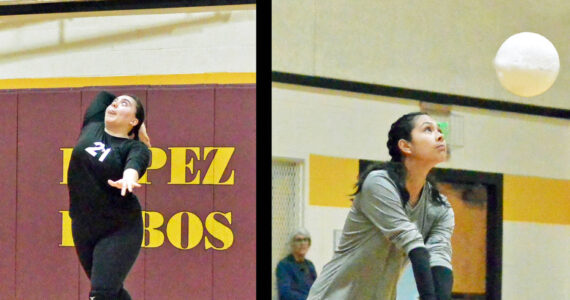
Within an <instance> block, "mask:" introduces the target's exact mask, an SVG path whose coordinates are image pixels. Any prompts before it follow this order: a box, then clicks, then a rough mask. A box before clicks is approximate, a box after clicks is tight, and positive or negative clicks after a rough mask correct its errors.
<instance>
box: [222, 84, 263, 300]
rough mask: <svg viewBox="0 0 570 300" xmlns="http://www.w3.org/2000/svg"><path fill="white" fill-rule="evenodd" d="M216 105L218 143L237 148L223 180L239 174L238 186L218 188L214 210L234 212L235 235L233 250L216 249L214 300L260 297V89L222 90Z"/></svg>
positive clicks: (223, 88)
mask: <svg viewBox="0 0 570 300" xmlns="http://www.w3.org/2000/svg"><path fill="white" fill-rule="evenodd" d="M215 103H216V104H215V111H216V120H215V142H214V144H215V145H216V146H225V147H235V148H236V150H235V152H234V155H233V157H232V159H231V160H230V163H229V165H228V166H227V169H226V171H225V173H226V174H225V175H224V177H222V181H224V179H225V176H226V175H227V176H229V173H230V171H231V170H235V174H234V176H235V184H234V185H226V186H224V185H215V186H214V210H215V211H221V212H224V213H226V212H232V224H231V228H232V231H233V234H234V243H233V245H232V246H231V247H230V248H229V249H227V250H223V251H214V265H213V270H214V283H213V290H214V299H238V298H239V299H255V290H256V289H255V282H256V267H255V266H256V261H255V260H256V256H255V249H256V244H255V241H256V238H255V237H256V202H255V201H256V200H255V190H256V189H255V181H256V176H255V170H256V168H255V163H256V155H255V152H256V144H255V143H256V140H255V137H256V124H255V87H252V86H241V87H236V86H223V87H218V88H216V101H215ZM266 142H269V141H266ZM224 221H225V220H224ZM223 223H224V224H227V222H223ZM220 246H221V245H220ZM236 257H239V258H241V259H236Z"/></svg>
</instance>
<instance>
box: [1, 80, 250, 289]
mask: <svg viewBox="0 0 570 300" xmlns="http://www.w3.org/2000/svg"><path fill="white" fill-rule="evenodd" d="M101 90H108V91H110V92H112V93H114V94H116V95H120V94H132V95H135V96H137V97H138V98H139V99H141V101H142V102H143V103H144V104H145V110H146V117H147V118H146V120H145V123H146V126H147V128H148V133H149V136H150V139H151V143H152V146H153V148H155V150H156V149H158V151H164V153H165V154H166V157H167V159H166V164H165V165H164V166H163V167H162V168H160V169H156V170H149V171H148V172H147V173H148V181H150V182H151V184H146V185H143V187H142V188H139V189H137V190H136V191H135V193H136V194H137V196H138V198H139V200H140V202H141V206H142V207H143V210H146V211H151V212H157V213H159V214H160V215H162V216H163V217H164V223H163V224H162V226H160V227H159V228H157V229H158V230H159V231H160V232H161V233H162V235H163V236H164V242H163V244H162V245H161V246H159V247H155V248H143V249H141V254H140V255H139V257H138V259H137V261H136V263H135V265H134V267H133V269H132V270H131V272H130V274H129V276H128V278H127V281H126V282H125V286H126V288H127V289H128V290H129V292H130V293H131V296H132V297H133V299H143V300H144V299H146V300H154V299H157V300H161V299H254V298H255V287H256V284H255V279H256V274H255V269H256V268H255V265H256V260H255V259H256V244H255V236H256V231H255V226H256V221H255V215H256V210H255V209H256V199H255V190H256V174H255V161H256V153H255V149H256V147H255V143H256V140H255V138H256V124H255V85H186V86H127V87H90V88H68V89H39V90H14V91H6V92H3V93H0V104H1V105H0V136H1V137H2V138H1V143H0V155H1V157H2V160H1V161H2V165H1V168H0V176H2V178H1V179H0V189H1V190H0V191H1V193H0V195H1V196H0V197H1V198H0V204H1V205H2V209H1V210H0V234H2V235H1V237H2V238H1V239H0V255H1V257H2V260H0V279H1V284H0V299H58V300H59V299H62V300H66V299H70V300H71V299H73V300H75V299H86V298H87V295H88V293H89V288H90V284H89V280H88V279H87V276H86V275H85V272H84V271H83V270H82V269H81V267H80V264H79V261H78V258H77V255H76V253H75V249H74V248H73V247H63V246H60V243H61V239H62V236H61V232H62V220H61V214H60V213H59V211H62V210H68V208H69V195H68V190H67V186H65V185H63V184H60V182H61V179H62V178H61V175H62V173H63V153H62V151H61V149H60V148H72V147H73V146H74V145H75V143H76V140H77V137H78V135H79V131H80V127H81V123H82V119H83V115H84V112H85V110H86V109H87V107H88V106H89V104H90V103H91V101H92V100H93V98H94V97H95V95H96V94H97V93H98V92H99V91H101ZM172 147H198V149H199V158H198V157H197V156H196V155H195V154H194V153H192V152H191V151H189V150H188V151H186V161H185V162H184V164H186V163H188V162H189V161H190V159H193V160H194V164H193V168H194V171H193V172H191V171H190V170H189V169H188V168H186V169H185V172H186V181H191V180H193V179H194V178H195V177H196V174H197V173H198V171H199V172H200V178H199V181H200V182H201V183H200V184H172V183H171V180H172V179H171V168H172V164H171V160H172V156H171V154H172V151H171V149H169V148H172ZM205 147H235V152H234V153H233V156H232V158H231V160H230V161H229V163H228V165H227V168H226V170H225V172H224V174H223V176H222V181H225V180H226V179H227V178H228V177H229V175H230V173H231V172H232V171H234V172H235V175H234V179H235V183H234V184H233V185H212V184H203V183H202V181H203V179H204V177H205V175H206V172H207V171H208V169H209V168H210V165H211V164H212V163H213V161H214V158H215V155H216V153H217V152H216V151H213V152H211V153H210V154H209V155H207V156H206V157H204V148H205ZM169 182H170V184H169ZM180 212H186V213H191V214H193V215H195V216H197V218H199V220H200V223H201V224H202V225H201V226H202V230H203V231H202V232H199V231H198V232H196V231H190V230H191V229H189V222H188V218H187V217H186V216H184V217H183V218H182V223H181V227H180V228H181V236H182V242H181V244H182V246H183V247H185V246H187V245H188V235H189V234H191V235H192V237H197V238H199V239H200V242H199V243H198V244H197V245H196V246H195V247H193V248H191V249H185V250H182V249H178V248H176V247H174V246H173V245H172V243H171V242H170V240H169V238H168V236H167V224H168V222H169V220H171V218H172V216H173V215H175V214H177V213H180ZM213 212H221V213H228V212H231V214H232V220H231V224H230V222H228V220H226V219H224V218H223V217H220V216H217V217H216V220H217V221H218V222H219V223H221V224H223V225H224V226H226V227H228V228H229V229H230V230H231V231H232V234H233V237H234V241H233V244H232V246H231V247H230V248H228V249H226V250H215V249H207V250H206V249H205V239H206V238H208V239H209V240H210V241H211V242H212V244H213V245H214V246H215V247H221V246H222V245H223V243H222V242H221V241H220V240H218V239H216V237H214V236H212V234H210V233H209V232H208V230H207V228H206V225H205V221H206V218H207V217H208V215H210V214H211V213H213ZM192 229H196V228H192ZM145 234H146V233H145ZM146 239H147V240H148V237H147V238H146Z"/></svg>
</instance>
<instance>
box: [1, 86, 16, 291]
mask: <svg viewBox="0 0 570 300" xmlns="http://www.w3.org/2000/svg"><path fill="white" fill-rule="evenodd" d="M17 109H18V106H17V95H16V93H2V94H0V206H1V207H2V208H1V209H0V299H14V298H15V296H16V272H15V268H16V255H15V249H16V159H17V156H16V154H17V131H16V130H15V129H16V126H17V121H18V119H17V115H18V114H17Z"/></svg>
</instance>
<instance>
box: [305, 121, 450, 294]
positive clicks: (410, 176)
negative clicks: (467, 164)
mask: <svg viewBox="0 0 570 300" xmlns="http://www.w3.org/2000/svg"><path fill="white" fill-rule="evenodd" d="M387 146H388V150H389V153H390V156H391V157H392V159H391V161H390V162H388V163H386V164H381V165H379V164H377V165H372V166H370V167H369V168H368V169H367V170H366V171H364V172H362V173H361V175H360V178H359V180H358V183H357V190H356V193H355V198H354V200H353V204H352V207H351V209H350V212H349V213H348V216H347V218H346V221H345V224H344V228H343V231H342V236H341V239H340V242H339V245H338V247H337V248H336V249H335V253H334V256H333V258H332V260H331V261H330V262H328V263H327V264H326V265H325V266H324V268H323V270H322V272H321V275H320V276H319V277H318V278H317V280H316V281H315V283H314V284H313V286H312V288H311V290H310V292H309V296H308V298H307V299H308V300H320V299H334V300H341V299H346V300H354V299H358V300H369V299H375V300H394V299H396V287H397V283H398V280H399V278H400V276H401V274H402V271H403V270H404V268H405V267H406V265H407V264H408V263H409V262H411V264H412V269H413V272H414V278H415V280H416V285H417V288H418V292H419V294H420V297H421V299H422V300H435V299H438V300H441V299H450V298H451V288H452V285H453V273H452V267H451V235H452V232H453V227H454V214H453V210H452V208H451V206H450V204H449V202H448V201H447V199H446V197H445V196H443V195H441V194H440V193H439V191H438V190H437V188H436V186H435V184H434V183H433V182H432V180H431V179H429V178H428V173H429V172H430V170H431V169H432V168H433V167H434V166H435V165H437V164H438V163H441V162H444V161H445V160H446V158H447V149H446V147H447V146H446V143H445V140H444V139H443V135H442V133H441V131H440V129H439V127H438V125H437V123H436V122H435V120H434V119H433V118H431V117H430V116H429V115H427V114H424V113H411V114H407V115H404V116H402V117H401V118H400V119H398V120H397V121H396V122H395V123H394V124H392V127H391V129H390V132H389V133H388V142H387Z"/></svg>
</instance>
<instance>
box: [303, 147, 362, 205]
mask: <svg viewBox="0 0 570 300" xmlns="http://www.w3.org/2000/svg"><path fill="white" fill-rule="evenodd" d="M309 169H310V170H309V204H310V205H319V206H335V207H350V206H351V205H352V202H351V201H350V199H351V198H352V197H351V196H349V195H350V194H352V193H353V192H354V191H355V190H354V184H355V183H356V180H357V177H358V159H351V158H336V157H330V156H322V155H314V154H311V155H310V156H309Z"/></svg>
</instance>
